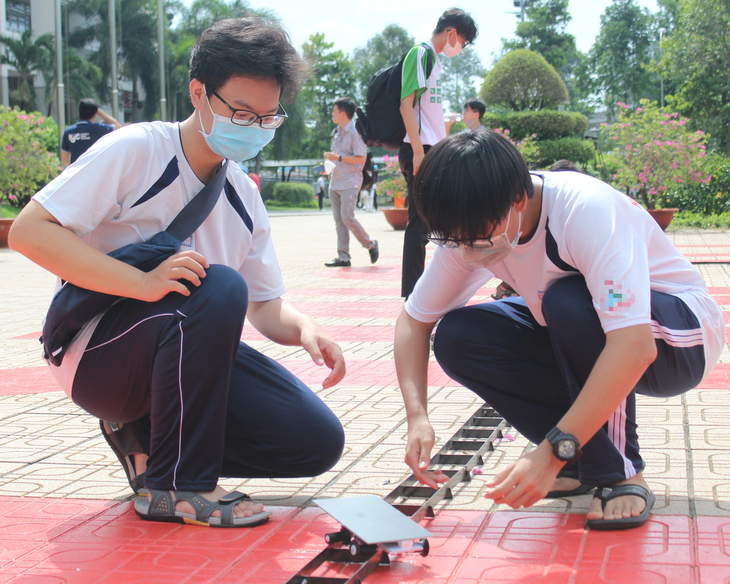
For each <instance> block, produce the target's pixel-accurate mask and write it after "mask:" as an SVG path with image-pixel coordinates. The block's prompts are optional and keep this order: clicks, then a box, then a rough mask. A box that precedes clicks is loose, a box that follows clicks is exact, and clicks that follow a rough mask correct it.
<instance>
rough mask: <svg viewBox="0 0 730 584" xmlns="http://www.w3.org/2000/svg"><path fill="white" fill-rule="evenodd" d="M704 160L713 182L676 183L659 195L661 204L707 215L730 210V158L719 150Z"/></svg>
mask: <svg viewBox="0 0 730 584" xmlns="http://www.w3.org/2000/svg"><path fill="white" fill-rule="evenodd" d="M704 160H705V162H704V163H703V167H704V168H705V170H706V171H707V172H709V174H710V176H711V177H712V178H711V180H710V181H709V182H708V181H705V182H699V183H683V184H677V185H674V186H672V187H670V188H668V189H667V190H666V192H664V193H661V194H660V195H659V197H658V198H657V204H658V205H660V206H662V207H677V208H678V209H679V210H680V211H683V212H684V211H686V212H692V213H701V214H702V215H705V216H709V215H720V214H722V213H730V158H728V157H726V156H723V155H722V154H719V153H717V152H715V153H712V154H709V155H708V156H707V157H706V158H705V159H704Z"/></svg>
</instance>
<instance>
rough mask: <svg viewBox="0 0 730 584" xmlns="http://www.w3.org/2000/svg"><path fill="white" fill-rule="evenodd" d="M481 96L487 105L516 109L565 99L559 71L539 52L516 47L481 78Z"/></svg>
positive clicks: (546, 105) (543, 106)
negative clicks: (482, 79) (482, 80)
mask: <svg viewBox="0 0 730 584" xmlns="http://www.w3.org/2000/svg"><path fill="white" fill-rule="evenodd" d="M479 97H481V98H482V99H483V100H484V102H485V103H486V104H487V105H496V106H502V107H507V108H509V109H511V110H515V111H524V110H541V109H547V108H553V107H555V106H557V105H558V104H561V103H565V102H566V101H568V90H567V88H566V87H565V83H563V80H562V79H560V75H558V72H557V71H556V70H555V67H553V66H552V65H551V64H550V63H548V62H547V61H546V60H545V57H543V56H542V55H541V54H540V53H536V52H535V51H528V50H527V49H517V50H516V51H512V52H510V53H507V54H506V55H505V56H504V57H502V59H500V60H499V61H498V62H497V64H496V65H495V66H494V67H493V68H492V70H491V71H490V72H489V74H488V75H487V77H486V78H485V79H484V84H483V85H482V88H481V91H480V92H479Z"/></svg>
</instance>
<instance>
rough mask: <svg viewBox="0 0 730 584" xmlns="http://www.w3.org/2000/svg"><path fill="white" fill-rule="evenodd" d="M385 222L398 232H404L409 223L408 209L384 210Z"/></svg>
mask: <svg viewBox="0 0 730 584" xmlns="http://www.w3.org/2000/svg"><path fill="white" fill-rule="evenodd" d="M383 214H384V215H385V220H386V221H387V222H388V223H389V224H390V226H391V227H392V228H393V229H395V230H396V231H403V230H404V229H405V228H406V224H407V223H408V209H383Z"/></svg>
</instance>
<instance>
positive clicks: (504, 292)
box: [492, 282, 519, 300]
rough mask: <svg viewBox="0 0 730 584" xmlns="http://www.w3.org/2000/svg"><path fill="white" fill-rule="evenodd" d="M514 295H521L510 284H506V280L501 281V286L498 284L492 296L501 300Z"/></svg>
mask: <svg viewBox="0 0 730 584" xmlns="http://www.w3.org/2000/svg"><path fill="white" fill-rule="evenodd" d="M514 296H519V294H518V293H517V292H516V291H515V290H513V289H512V288H511V287H510V286H509V284H505V283H504V282H501V283H500V284H499V286H497V289H496V290H495V291H494V294H492V298H494V299H495V300H501V299H502V298H512V297H514Z"/></svg>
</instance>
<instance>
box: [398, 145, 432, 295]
mask: <svg viewBox="0 0 730 584" xmlns="http://www.w3.org/2000/svg"><path fill="white" fill-rule="evenodd" d="M430 149H431V146H428V145H424V146H423V151H424V153H425V152H428V151H429V150H430ZM398 162H399V164H400V169H401V172H402V173H403V176H404V177H405V179H406V185H407V187H408V224H407V225H406V232H405V234H404V236H403V270H402V273H401V288H400V295H401V296H403V298H408V296H410V294H411V292H413V288H414V287H415V286H416V282H418V278H420V277H421V274H423V270H424V267H425V265H426V244H427V243H428V239H427V237H428V226H427V225H426V222H425V221H424V220H423V218H422V217H421V215H419V213H418V209H416V204H415V201H414V200H413V147H412V146H411V145H410V144H409V143H408V142H404V143H403V145H402V146H401V147H400V151H399V152H398Z"/></svg>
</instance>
